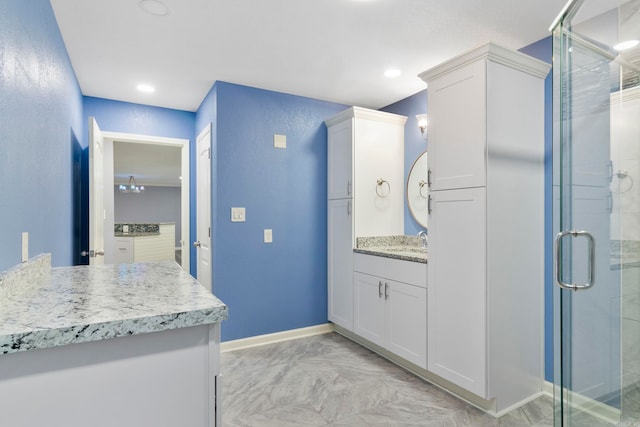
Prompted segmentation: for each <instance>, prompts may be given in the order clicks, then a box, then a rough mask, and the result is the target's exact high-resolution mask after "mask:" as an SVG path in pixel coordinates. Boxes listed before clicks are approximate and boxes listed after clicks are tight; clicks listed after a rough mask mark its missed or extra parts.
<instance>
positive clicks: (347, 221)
mask: <svg viewBox="0 0 640 427" xmlns="http://www.w3.org/2000/svg"><path fill="white" fill-rule="evenodd" d="M352 212H353V201H352V200H351V199H339V200H329V202H328V212H327V228H328V229H329V230H330V232H329V233H328V235H327V259H328V263H327V280H328V311H329V313H328V317H329V320H330V321H332V322H333V323H336V324H338V325H340V326H342V327H343V328H346V329H348V330H350V331H351V330H353V286H352V282H353V215H352Z"/></svg>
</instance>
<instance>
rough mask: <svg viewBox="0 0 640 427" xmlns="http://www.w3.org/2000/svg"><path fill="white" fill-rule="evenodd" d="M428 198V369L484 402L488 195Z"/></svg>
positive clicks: (471, 192) (475, 191) (472, 192)
mask: <svg viewBox="0 0 640 427" xmlns="http://www.w3.org/2000/svg"><path fill="white" fill-rule="evenodd" d="M430 196H431V198H432V201H431V206H432V212H431V214H430V216H429V268H428V273H427V277H428V283H429V285H428V287H427V290H428V292H427V295H428V298H427V305H428V310H427V316H428V322H427V325H428V335H427V336H428V345H427V348H428V358H427V360H428V366H429V368H428V369H429V370H430V371H432V372H433V373H435V374H437V375H440V376H441V377H443V378H445V379H447V380H449V381H451V382H453V383H454V384H457V385H459V386H461V387H463V388H465V389H467V390H469V391H471V392H473V393H475V394H477V395H479V396H482V397H486V386H487V384H486V378H487V373H486V365H487V363H486V361H487V359H486V353H487V352H486V342H487V335H486V330H487V329H486V328H487V321H486V318H487V317H486V310H487V307H486V288H487V285H486V222H485V219H486V210H485V206H486V201H485V200H486V199H485V197H486V191H485V189H484V188H472V189H462V190H449V191H434V192H432V193H431V194H430ZM505 321H506V319H505Z"/></svg>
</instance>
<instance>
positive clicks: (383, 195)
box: [376, 178, 391, 199]
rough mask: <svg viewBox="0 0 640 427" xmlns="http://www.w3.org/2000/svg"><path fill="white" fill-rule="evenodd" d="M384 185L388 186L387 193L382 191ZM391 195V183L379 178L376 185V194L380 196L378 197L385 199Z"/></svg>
mask: <svg viewBox="0 0 640 427" xmlns="http://www.w3.org/2000/svg"><path fill="white" fill-rule="evenodd" d="M384 184H387V192H386V193H384V192H383V191H382V189H381V188H382V186H383V185H384ZM389 193H391V184H389V181H387V180H386V179H382V178H378V181H377V185H376V194H377V195H378V197H381V198H383V199H384V198H386V197H389Z"/></svg>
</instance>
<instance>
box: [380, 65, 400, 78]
mask: <svg viewBox="0 0 640 427" xmlns="http://www.w3.org/2000/svg"><path fill="white" fill-rule="evenodd" d="M400 74H402V71H400V70H398V69H397V68H392V69H389V70H387V71H385V72H384V76H385V77H389V78H390V79H392V78H394V77H398V76H400Z"/></svg>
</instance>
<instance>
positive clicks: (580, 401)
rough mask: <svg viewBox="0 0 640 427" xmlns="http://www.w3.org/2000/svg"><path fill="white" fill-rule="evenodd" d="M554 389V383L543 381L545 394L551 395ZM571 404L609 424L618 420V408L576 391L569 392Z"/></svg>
mask: <svg viewBox="0 0 640 427" xmlns="http://www.w3.org/2000/svg"><path fill="white" fill-rule="evenodd" d="M554 389H556V386H555V384H553V383H551V382H549V381H545V382H544V393H545V394H547V395H549V396H551V397H553V395H554ZM558 390H559V388H558ZM565 391H566V390H565ZM571 406H573V407H574V408H576V409H579V410H580V411H582V412H584V413H587V414H589V415H591V416H593V417H595V418H598V419H600V420H603V421H606V422H608V423H610V424H616V423H618V422H619V421H620V410H619V409H617V408H614V407H613V406H609V405H607V404H604V403H602V402H598V401H597V400H594V399H591V398H590V397H586V396H583V395H581V394H578V393H571Z"/></svg>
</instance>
